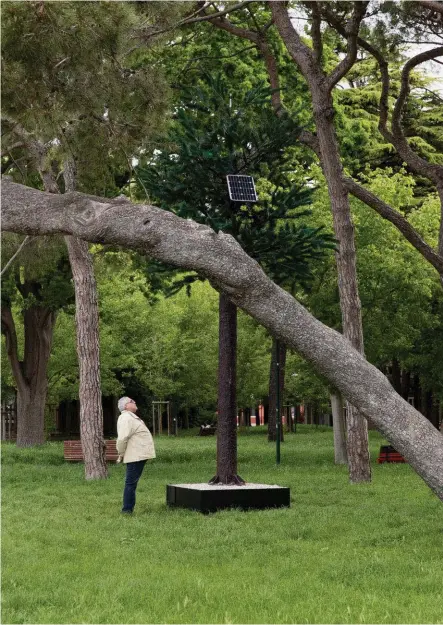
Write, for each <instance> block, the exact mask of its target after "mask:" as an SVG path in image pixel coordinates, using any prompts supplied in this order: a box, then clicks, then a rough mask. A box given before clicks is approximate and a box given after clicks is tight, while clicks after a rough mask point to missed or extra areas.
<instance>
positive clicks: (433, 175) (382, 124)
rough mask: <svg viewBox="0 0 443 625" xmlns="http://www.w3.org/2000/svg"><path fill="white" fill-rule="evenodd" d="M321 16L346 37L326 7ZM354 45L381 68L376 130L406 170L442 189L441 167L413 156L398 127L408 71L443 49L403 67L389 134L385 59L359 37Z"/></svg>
mask: <svg viewBox="0 0 443 625" xmlns="http://www.w3.org/2000/svg"><path fill="white" fill-rule="evenodd" d="M322 14H323V15H324V17H325V19H326V20H327V21H328V23H329V24H330V25H331V26H333V28H335V29H336V30H337V32H339V33H340V34H341V35H344V34H345V29H344V27H343V25H342V24H340V22H339V20H337V18H336V17H335V16H334V14H333V13H332V12H331V11H330V10H329V9H328V8H327V7H325V5H324V4H323V6H322ZM357 43H358V45H360V46H361V47H362V48H363V49H365V50H366V51H367V52H369V53H370V54H371V55H372V56H373V57H374V58H375V59H376V61H377V63H378V66H379V68H380V74H381V85H382V89H381V95H380V103H379V106H380V111H379V123H378V128H379V130H380V132H381V134H382V135H383V137H384V138H385V139H386V141H389V143H392V145H393V146H394V147H395V149H396V150H397V152H398V153H399V155H400V157H401V158H402V159H403V160H404V161H405V162H406V163H407V164H408V166H409V167H410V168H411V169H412V170H413V171H414V172H416V173H418V174H420V175H423V176H426V177H427V178H429V179H430V180H431V181H432V182H433V183H434V184H435V185H436V187H437V189H439V188H441V187H442V186H443V167H442V166H441V165H436V164H432V163H428V162H427V161H426V160H425V159H423V158H421V157H420V156H419V155H418V154H416V153H415V152H414V150H413V149H412V148H411V146H410V145H409V143H408V141H407V140H406V137H405V136H404V133H403V130H402V128H401V125H400V119H401V112H402V109H403V105H404V102H405V99H406V97H407V95H408V91H409V75H410V72H411V70H412V69H413V68H414V67H416V66H417V65H419V64H420V63H423V62H424V61H426V60H430V59H432V58H435V57H436V56H440V55H441V54H442V52H443V47H439V48H434V49H433V50H428V51H426V52H422V53H420V54H418V55H417V56H415V57H413V58H412V59H410V60H409V61H408V62H407V63H406V64H405V66H404V68H403V71H402V86H401V91H400V96H399V98H398V99H397V102H396V104H395V107H394V113H393V116H392V131H390V130H389V129H388V125H387V123H388V115H389V89H390V77H389V67H388V63H387V61H386V59H385V58H384V56H383V55H382V54H381V52H380V51H379V50H377V49H376V48H375V47H374V46H372V45H371V44H370V43H369V42H367V41H365V40H364V39H362V38H361V37H357Z"/></svg>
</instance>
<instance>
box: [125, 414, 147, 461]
mask: <svg viewBox="0 0 443 625" xmlns="http://www.w3.org/2000/svg"><path fill="white" fill-rule="evenodd" d="M117 452H118V454H119V455H120V456H123V462H125V463H127V462H137V461H138V460H147V459H149V458H155V448H154V441H153V439H152V436H151V432H150V431H149V430H148V428H147V427H146V425H145V422H144V421H142V419H140V417H137V415H136V414H134V413H133V412H130V411H129V410H124V411H123V412H122V413H121V415H120V416H119V418H118V421H117Z"/></svg>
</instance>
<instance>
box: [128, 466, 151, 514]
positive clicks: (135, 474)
mask: <svg viewBox="0 0 443 625" xmlns="http://www.w3.org/2000/svg"><path fill="white" fill-rule="evenodd" d="M145 464H146V460H139V461H138V462H128V463H127V464H126V479H125V490H124V491H123V508H122V512H132V511H133V510H134V506H135V491H136V488H137V484H138V481H139V479H140V477H141V474H142V473H143V469H144V468H145Z"/></svg>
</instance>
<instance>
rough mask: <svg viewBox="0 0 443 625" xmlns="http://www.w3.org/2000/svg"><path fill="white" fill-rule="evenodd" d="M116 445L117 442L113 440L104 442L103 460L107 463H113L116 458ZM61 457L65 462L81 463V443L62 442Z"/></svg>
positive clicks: (76, 441)
mask: <svg viewBox="0 0 443 625" xmlns="http://www.w3.org/2000/svg"><path fill="white" fill-rule="evenodd" d="M116 443H117V441H115V440H105V445H106V452H105V458H106V460H107V461H108V462H113V461H114V462H115V461H116V460H117V458H118V452H117V448H116ZM63 455H64V458H65V460H67V461H70V462H83V460H84V458H83V450H82V444H81V441H79V440H75V441H63Z"/></svg>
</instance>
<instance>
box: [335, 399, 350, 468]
mask: <svg viewBox="0 0 443 625" xmlns="http://www.w3.org/2000/svg"><path fill="white" fill-rule="evenodd" d="M331 408H332V422H333V423H332V425H333V429H334V460H335V464H348V453H347V449H346V424H345V415H344V410H343V400H342V397H341V395H340V394H339V393H331Z"/></svg>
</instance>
